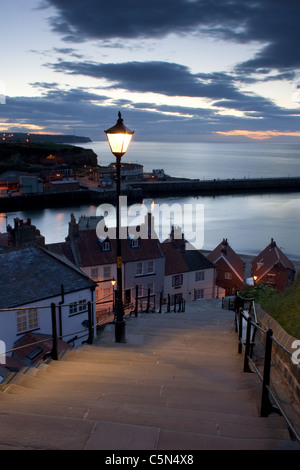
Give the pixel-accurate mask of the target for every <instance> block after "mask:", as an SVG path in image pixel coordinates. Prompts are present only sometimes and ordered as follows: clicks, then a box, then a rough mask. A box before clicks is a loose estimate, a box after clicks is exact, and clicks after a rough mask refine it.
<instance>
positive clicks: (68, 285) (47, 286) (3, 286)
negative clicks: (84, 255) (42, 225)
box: [0, 246, 96, 309]
mask: <svg viewBox="0 0 300 470" xmlns="http://www.w3.org/2000/svg"><path fill="white" fill-rule="evenodd" d="M62 284H63V285H64V292H65V294H68V293H71V292H77V291H79V290H82V289H87V288H89V287H94V286H95V285H96V284H95V282H94V281H92V280H91V279H89V278H88V277H87V276H86V275H85V274H84V273H83V272H81V271H80V270H79V269H78V268H76V266H74V265H72V264H71V263H70V262H69V261H67V260H64V259H63V258H62V257H59V256H57V255H55V254H53V253H50V252H49V251H47V250H45V249H43V248H40V247H36V246H35V247H29V248H25V249H21V250H14V251H8V252H3V253H1V252H0V308H1V309H5V308H13V307H17V306H21V305H26V304H30V303H32V302H37V301H39V300H43V299H48V298H49V299H50V298H51V297H54V296H57V295H60V293H61V285H62Z"/></svg>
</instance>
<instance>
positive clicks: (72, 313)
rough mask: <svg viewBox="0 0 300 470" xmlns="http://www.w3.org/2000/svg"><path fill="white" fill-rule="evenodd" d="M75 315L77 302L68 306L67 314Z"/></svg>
mask: <svg viewBox="0 0 300 470" xmlns="http://www.w3.org/2000/svg"><path fill="white" fill-rule="evenodd" d="M75 313H77V302H72V303H71V304H70V305H69V314H70V315H74V314H75Z"/></svg>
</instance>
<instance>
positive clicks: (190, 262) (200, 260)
mask: <svg viewBox="0 0 300 470" xmlns="http://www.w3.org/2000/svg"><path fill="white" fill-rule="evenodd" d="M161 246H162V249H163V252H164V254H165V275H166V276H169V275H172V274H179V273H185V272H189V271H201V270H204V269H213V268H214V267H215V265H214V264H213V263H212V262H211V261H210V260H209V259H207V258H206V256H204V255H203V254H202V253H200V251H198V250H195V249H193V247H192V245H191V246H190V248H191V249H187V248H188V247H189V244H188V243H187V242H185V241H184V240H176V239H175V240H174V239H171V238H169V239H167V240H165V241H164V242H163V243H162V245H161Z"/></svg>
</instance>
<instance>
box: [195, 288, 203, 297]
mask: <svg viewBox="0 0 300 470" xmlns="http://www.w3.org/2000/svg"><path fill="white" fill-rule="evenodd" d="M200 299H204V289H195V291H194V300H200Z"/></svg>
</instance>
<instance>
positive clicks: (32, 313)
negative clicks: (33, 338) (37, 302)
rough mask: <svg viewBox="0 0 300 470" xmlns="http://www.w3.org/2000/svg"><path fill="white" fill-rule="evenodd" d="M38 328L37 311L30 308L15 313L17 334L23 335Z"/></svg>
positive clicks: (34, 308)
mask: <svg viewBox="0 0 300 470" xmlns="http://www.w3.org/2000/svg"><path fill="white" fill-rule="evenodd" d="M38 327H39V319H38V310H37V308H36V307H30V308H27V309H22V310H18V311H17V332H18V333H24V332H26V331H31V330H34V329H36V328H38Z"/></svg>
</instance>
